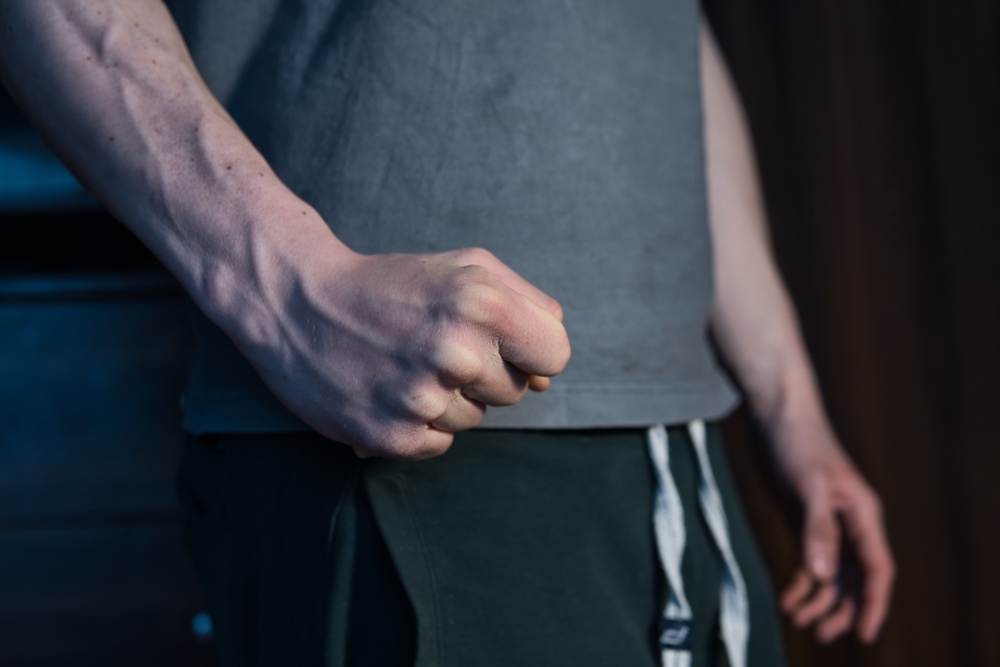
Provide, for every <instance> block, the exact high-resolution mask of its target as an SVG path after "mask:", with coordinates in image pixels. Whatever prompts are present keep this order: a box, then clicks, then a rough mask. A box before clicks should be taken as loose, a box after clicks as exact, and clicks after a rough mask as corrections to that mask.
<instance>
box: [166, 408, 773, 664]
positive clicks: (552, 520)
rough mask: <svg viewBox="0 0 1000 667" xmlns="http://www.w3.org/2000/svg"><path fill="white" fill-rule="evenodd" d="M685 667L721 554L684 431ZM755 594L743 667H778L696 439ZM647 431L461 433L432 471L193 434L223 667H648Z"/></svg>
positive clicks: (740, 525)
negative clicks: (688, 640) (689, 620)
mask: <svg viewBox="0 0 1000 667" xmlns="http://www.w3.org/2000/svg"><path fill="white" fill-rule="evenodd" d="M669 434H670V461H671V471H672V473H673V475H674V477H675V480H676V483H677V486H678V490H679V491H680V494H681V499H682V503H683V505H684V508H685V514H686V524H687V534H688V538H687V549H686V552H685V557H684V562H683V568H682V569H683V574H684V578H685V585H686V587H687V594H688V597H689V599H690V602H691V606H692V608H693V611H694V618H695V622H694V631H695V636H694V667H715V666H722V665H726V664H727V661H726V658H725V654H724V650H723V649H722V645H721V642H720V641H719V638H718V608H719V563H720V558H719V555H718V553H717V552H716V549H715V547H714V545H713V544H712V541H711V537H710V534H709V532H708V529H707V527H706V525H705V522H704V521H703V520H702V518H701V514H700V512H699V510H698V504H697V465H696V462H695V459H694V456H693V453H692V450H691V447H690V442H689V440H688V435H687V432H686V429H684V428H672V429H670V431H669ZM709 455H710V457H711V459H712V464H713V466H714V468H715V473H716V476H717V478H718V482H719V485H720V487H721V492H722V496H723V500H724V502H725V505H726V512H727V514H728V517H729V523H730V530H731V537H732V540H733V544H734V550H735V552H736V556H737V559H738V560H739V563H740V567H741V568H742V570H743V574H744V577H745V579H746V582H747V586H748V589H749V594H750V606H751V619H750V623H751V631H750V648H749V655H750V660H749V665H750V667H764V666H776V667H777V666H780V665H783V664H784V660H783V657H782V651H781V646H780V638H779V635H778V629H777V623H776V621H775V615H774V610H773V601H772V595H771V591H770V586H769V583H768V580H767V575H766V573H765V570H764V568H763V566H762V563H761V559H760V557H759V555H758V554H757V551H756V549H755V548H754V546H753V540H752V537H751V536H750V534H749V531H748V528H747V525H746V521H745V519H744V517H743V514H742V511H741V510H740V507H739V503H738V500H737V498H736V496H735V490H734V488H733V484H732V480H731V478H730V475H729V471H728V469H727V468H726V464H725V461H724V460H723V456H722V450H721V444H720V441H719V435H718V430H717V429H716V428H712V427H710V428H709ZM653 491H654V477H653V471H652V468H651V466H650V463H649V460H648V457H647V454H646V443H645V431H643V430H597V431H488V430H481V431H471V432H467V433H463V434H460V435H458V437H457V438H456V440H455V444H454V446H453V447H452V448H451V450H449V452H448V453H447V454H445V455H444V456H441V457H439V458H436V459H433V460H429V461H422V462H417V463H401V462H391V461H384V460H379V459H367V460H359V459H357V458H356V457H355V456H354V454H353V453H352V452H351V450H350V449H348V448H347V447H344V446H342V445H337V444H335V443H331V442H330V441H328V440H325V439H323V438H321V437H319V436H317V435H315V434H282V435H266V436H245V435H233V436H202V437H200V438H192V439H190V440H189V442H188V444H187V447H186V450H185V454H184V461H183V464H182V469H181V477H180V493H181V498H182V501H183V504H184V507H185V512H186V514H187V518H188V525H187V528H186V535H185V538H186V543H187V546H188V548H189V551H190V552H191V554H192V556H193V558H194V560H195V562H196V565H197V567H198V570H199V573H200V575H201V577H202V581H203V583H204V587H205V592H206V596H207V599H208V604H209V609H210V612H211V614H212V618H213V621H214V627H215V636H216V645H217V647H218V651H219V655H220V658H221V660H222V662H223V664H224V665H225V666H226V667H235V666H237V665H240V666H242V665H268V666H270V665H275V666H281V667H293V666H299V665H302V666H310V667H311V666H319V665H329V666H336V667H340V666H350V667H355V666H368V665H371V666H377V667H395V666H397V665H399V666H403V665H413V664H416V665H418V666H419V667H431V666H438V665H440V666H442V667H445V666H447V667H478V666H483V667H487V666H493V665H497V666H499V665H503V666H505V667H507V666H510V665H519V666H536V665H537V666H538V667H558V666H561V665H567V666H570V665H572V666H573V667H583V666H589V665H594V666H599V665H600V666H604V665H608V666H614V667H630V666H635V667H640V666H641V667H654V666H656V665H658V664H659V652H658V649H657V646H656V635H657V628H658V619H659V616H660V614H661V613H662V610H663V601H664V599H665V595H666V591H665V590H664V586H665V584H664V578H663V576H662V574H661V573H660V568H659V561H658V558H657V554H656V547H655V544H654V541H653V529H652V517H651V513H652V498H653Z"/></svg>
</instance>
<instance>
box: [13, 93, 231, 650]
mask: <svg viewBox="0 0 1000 667" xmlns="http://www.w3.org/2000/svg"><path fill="white" fill-rule="evenodd" d="M0 95H3V93H2V91H0ZM189 348H190V342H189V333H188V331H187V324H186V321H185V319H184V315H183V307H182V303H181V297H180V292H179V290H178V288H177V286H176V285H175V283H174V282H173V281H172V280H171V279H170V277H169V276H168V275H167V274H166V272H165V271H164V270H163V269H162V268H161V267H160V266H159V265H158V264H157V262H156V261H155V260H154V259H153V258H152V257H151V256H150V255H149V253H148V252H146V250H145V249H144V248H142V246H141V245H140V244H139V243H138V242H137V241H136V240H135V239H134V238H133V237H132V236H131V235H130V234H129V233H128V232H127V231H126V230H125V229H124V228H122V227H121V226H120V225H119V224H118V223H117V222H116V221H114V220H113V219H112V218H111V217H110V216H109V215H108V214H107V213H105V212H104V211H103V210H102V209H101V207H100V205H99V204H98V203H97V202H96V201H95V200H94V199H93V198H91V197H90V196H89V195H87V194H86V193H85V192H84V190H83V189H82V188H81V187H80V185H79V184H78V183H77V182H76V180H75V179H74V178H73V176H72V175H71V174H69V172H67V171H66V170H65V169H64V168H63V167H62V165H61V164H60V163H59V161H58V160H57V159H56V158H55V157H54V156H53V155H52V154H51V153H50V152H49V151H48V150H47V148H46V147H45V145H44V143H43V142H42V141H41V139H40V138H39V137H38V135H37V134H36V133H35V132H33V131H32V130H31V129H30V127H29V126H28V124H27V122H26V121H25V119H24V118H23V117H21V115H20V114H19V113H18V112H17V110H16V109H15V107H14V105H13V104H12V103H11V101H10V99H9V98H7V97H6V96H5V95H4V96H3V97H0V665H4V666H11V665H37V666H41V665H46V666H47V665H52V666H56V665H60V666H63V665H74V666H80V665H102V666H114V665H211V664H214V657H213V655H212V649H211V620H210V618H209V617H208V616H207V614H205V613H203V610H204V604H203V602H202V600H201V599H200V594H199V591H198V586H197V582H196V579H195V575H194V572H193V569H192V567H191V565H190V563H189V562H188V559H187V556H186V554H185V553H184V550H183V547H182V544H181V529H182V521H181V516H180V511H179V509H178V506H177V502H176V500H175V495H174V476H175V471H176V467H177V459H178V456H179V454H180V446H181V444H182V437H183V436H182V433H181V429H180V421H179V418H180V417H179V405H178V401H179V397H180V392H181V388H182V385H183V381H184V373H185V369H186V367H187V358H188V354H189Z"/></svg>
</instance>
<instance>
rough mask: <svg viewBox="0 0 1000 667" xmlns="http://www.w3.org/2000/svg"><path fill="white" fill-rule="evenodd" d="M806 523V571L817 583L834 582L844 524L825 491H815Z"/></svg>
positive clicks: (803, 546)
mask: <svg viewBox="0 0 1000 667" xmlns="http://www.w3.org/2000/svg"><path fill="white" fill-rule="evenodd" d="M806 505H807V508H806V523H805V530H804V531H803V534H802V552H803V558H804V559H805V567H806V568H807V569H808V571H809V574H810V575H812V577H813V578H814V579H816V580H817V581H826V582H828V581H833V579H834V577H835V576H836V574H837V563H838V562H839V561H840V538H841V535H840V524H839V523H838V522H837V516H836V514H835V513H834V509H833V507H832V506H831V504H830V502H829V494H828V493H827V490H826V489H825V488H823V487H820V488H815V489H813V493H812V495H811V497H810V498H808V499H807V502H806Z"/></svg>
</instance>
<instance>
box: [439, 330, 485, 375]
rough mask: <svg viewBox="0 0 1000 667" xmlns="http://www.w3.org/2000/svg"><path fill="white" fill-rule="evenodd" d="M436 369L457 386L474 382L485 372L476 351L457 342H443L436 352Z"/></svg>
mask: <svg viewBox="0 0 1000 667" xmlns="http://www.w3.org/2000/svg"><path fill="white" fill-rule="evenodd" d="M433 365H434V368H435V369H436V370H437V371H438V372H440V373H441V374H442V375H444V376H445V377H446V378H448V379H450V380H452V382H453V384H455V385H456V386H462V385H464V384H468V383H469V382H472V381H473V380H475V379H476V378H477V377H479V376H480V375H481V374H482V372H483V359H482V357H481V356H480V355H478V354H476V352H475V351H473V350H470V349H469V348H468V347H467V346H465V345H463V344H461V343H459V342H455V341H448V340H445V341H442V342H441V343H440V345H439V347H438V349H437V351H436V352H435V355H434V361H433Z"/></svg>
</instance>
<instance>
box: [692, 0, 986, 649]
mask: <svg viewBox="0 0 1000 667" xmlns="http://www.w3.org/2000/svg"><path fill="white" fill-rule="evenodd" d="M706 9H707V12H708V14H709V16H710V18H711V20H712V22H713V24H714V26H715V28H716V31H717V33H718V35H719V39H720V42H721V43H722V46H723V49H724V51H725V52H726V55H727V58H728V60H729V62H730V66H731V67H732V69H733V71H734V74H735V76H736V79H737V82H738V85H739V87H740V90H741V92H742V94H743V96H744V99H745V102H746V105H747V108H748V112H749V115H750V119H751V125H752V127H753V132H754V138H755V141H756V143H757V149H758V154H759V159H760V164H761V169H762V176H763V181H764V186H765V191H766V195H767V201H768V207H769V209H770V213H771V219H772V226H773V235H774V242H775V246H776V250H777V254H778V257H779V262H780V264H781V267H782V270H783V272H784V274H785V276H786V278H787V280H788V282H789V284H790V287H791V290H792V292H793V295H794V297H795V299H796V302H797V304H798V306H799V309H800V312H801V316H802V324H803V327H804V329H805V333H806V338H807V340H808V343H809V346H810V349H811V351H812V353H813V356H814V359H815V361H816V365H817V368H818V371H819V375H820V378H821V382H822V386H823V389H824V392H825V394H826V399H827V404H828V406H829V409H830V413H831V416H832V418H833V421H834V423H835V426H836V428H837V430H838V432H839V433H840V435H841V437H842V438H843V440H844V443H845V445H846V446H847V448H848V449H849V450H850V451H851V453H852V455H853V456H854V458H855V460H856V461H857V462H858V464H859V466H860V467H861V468H862V470H863V471H864V472H865V473H866V474H867V475H868V476H869V478H870V479H871V481H872V482H873V484H874V485H875V486H876V487H877V488H878V490H879V491H880V492H881V494H882V498H883V501H884V503H885V510H886V516H887V521H888V525H889V531H890V535H891V539H892V543H893V545H894V548H895V551H896V555H897V559H898V562H899V582H898V587H897V591H896V596H895V604H894V609H893V613H892V616H891V620H890V622H889V624H888V627H887V628H886V631H885V633H884V635H883V637H882V639H881V640H880V642H879V643H878V645H877V646H876V647H875V648H873V649H862V648H859V647H858V646H857V644H856V643H854V642H853V641H841V642H839V643H838V644H836V645H834V646H833V647H828V648H818V647H817V646H816V645H815V643H814V642H813V641H812V640H811V638H809V637H808V636H807V635H804V634H803V633H797V632H794V631H791V630H789V632H788V640H787V643H788V647H789V657H790V660H791V663H792V665H795V666H802V665H817V666H822V665H886V666H888V665H906V666H907V667H913V666H916V665H984V666H985V665H1000V478H998V477H1000V420H997V419H996V414H997V412H998V410H997V408H996V406H997V405H998V403H1000V381H998V378H997V372H998V371H1000V354H998V349H997V342H998V340H1000V201H998V199H1000V3H998V2H995V1H994V2H986V1H983V0H976V1H970V2H955V3H944V2H933V1H932V0H889V1H883V2H877V1H876V2H872V1H871V0H815V1H813V2H803V1H802V0H709V1H708V2H707V3H706ZM727 426H728V430H729V434H730V449H731V455H732V458H733V465H734V467H735V468H736V469H737V472H738V476H739V480H740V483H741V486H742V488H743V490H744V493H745V495H746V496H747V504H748V511H749V513H750V514H751V520H752V521H753V523H754V525H755V527H756V529H757V532H758V536H759V538H760V541H761V543H762V548H763V550H764V552H765V554H766V556H767V558H768V561H769V563H770V565H771V567H772V572H773V574H774V577H775V579H776V583H778V584H779V585H780V584H784V583H785V582H786V581H787V579H788V577H789V574H790V572H791V569H792V567H793V566H794V564H795V562H796V558H797V552H796V549H797V537H796V536H795V535H794V534H793V533H792V532H791V531H790V530H789V529H788V528H787V527H786V524H785V523H783V522H782V520H781V519H780V518H779V513H778V511H777V507H778V506H777V505H776V503H775V501H774V500H773V499H772V498H771V496H769V494H768V492H767V491H766V490H765V487H764V484H763V482H762V479H761V474H760V471H759V470H756V469H754V466H753V461H752V456H751V450H752V445H753V438H754V436H753V434H752V433H751V431H750V426H749V422H748V420H747V419H746V416H745V415H743V414H740V415H737V416H736V417H734V419H732V420H730V422H729V424H728V425H727Z"/></svg>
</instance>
